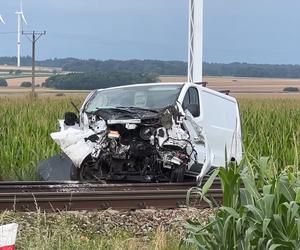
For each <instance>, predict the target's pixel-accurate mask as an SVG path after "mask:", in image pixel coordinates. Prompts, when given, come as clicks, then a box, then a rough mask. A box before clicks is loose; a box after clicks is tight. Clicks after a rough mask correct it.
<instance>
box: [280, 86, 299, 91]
mask: <svg viewBox="0 0 300 250" xmlns="http://www.w3.org/2000/svg"><path fill="white" fill-rule="evenodd" d="M283 91H284V92H299V88H297V87H286V88H284V89H283Z"/></svg>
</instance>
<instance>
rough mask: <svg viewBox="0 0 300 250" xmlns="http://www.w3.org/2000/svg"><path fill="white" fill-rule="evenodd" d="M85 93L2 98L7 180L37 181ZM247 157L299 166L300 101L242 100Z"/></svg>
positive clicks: (0, 126)
mask: <svg viewBox="0 0 300 250" xmlns="http://www.w3.org/2000/svg"><path fill="white" fill-rule="evenodd" d="M83 98H84V97H83V96H72V97H66V96H62V97H43V98H37V99H36V100H31V99H30V98H26V97H22V98H18V97H9V98H8V97H1V98H0V117H1V120H0V141H1V146H2V148H1V151H0V159H1V163H0V166H1V167H0V177H1V179H2V180H35V179H37V178H38V177H37V176H36V165H37V162H38V161H40V160H42V159H45V158H48V157H49V156H52V155H53V154H55V153H57V152H58V151H59V148H58V147H57V146H56V145H55V143H54V142H53V141H52V140H51V138H50V136H49V135H50V133H51V132H53V131H56V130H57V119H58V118H62V117H63V115H64V113H65V112H66V111H74V108H73V107H72V105H71V103H70V101H71V100H72V101H73V102H74V103H75V104H77V105H78V106H80V105H81V103H82V101H83ZM240 108H241V116H242V121H243V140H244V146H245V152H246V154H245V156H246V158H247V159H248V160H249V161H250V162H251V163H253V164H254V165H256V166H258V164H259V160H260V158H261V157H262V156H266V157H271V158H272V159H273V160H274V164H276V168H277V169H279V170H280V169H283V168H285V167H286V166H289V165H296V166H297V167H298V165H299V162H298V152H300V101H299V100H297V99H274V100H272V99H251V98H241V99H240Z"/></svg>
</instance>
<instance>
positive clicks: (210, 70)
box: [0, 56, 300, 78]
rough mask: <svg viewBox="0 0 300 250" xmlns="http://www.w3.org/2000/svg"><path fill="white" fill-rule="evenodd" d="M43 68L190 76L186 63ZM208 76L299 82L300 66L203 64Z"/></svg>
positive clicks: (63, 63)
mask: <svg viewBox="0 0 300 250" xmlns="http://www.w3.org/2000/svg"><path fill="white" fill-rule="evenodd" d="M1 64H7V65H15V64H16V58H15V57H0V65H1ZM22 64H23V65H24V66H30V65H31V57H29V56H27V57H22ZM37 65H38V66H42V67H60V68H62V69H63V70H64V71H71V72H94V71H96V72H101V73H110V72H117V71H119V72H131V73H147V74H148V73H154V74H158V75H187V63H186V62H182V61H159V60H127V61H120V60H106V61H101V60H95V59H89V60H82V59H76V58H64V59H57V58H54V59H48V60H43V61H38V62H37ZM203 74H204V75H205V76H233V77H271V78H272V77H274V78H300V65H272V64H248V63H238V62H235V63H229V64H224V63H204V65H203Z"/></svg>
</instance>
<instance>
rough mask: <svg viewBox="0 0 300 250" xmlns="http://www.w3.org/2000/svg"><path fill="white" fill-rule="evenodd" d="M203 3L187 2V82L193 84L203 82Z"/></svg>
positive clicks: (194, 0) (191, 0) (199, 0)
mask: <svg viewBox="0 0 300 250" xmlns="http://www.w3.org/2000/svg"><path fill="white" fill-rule="evenodd" d="M203 1H204V0H189V54H188V82H194V83H200V82H203V79H202V67H203Z"/></svg>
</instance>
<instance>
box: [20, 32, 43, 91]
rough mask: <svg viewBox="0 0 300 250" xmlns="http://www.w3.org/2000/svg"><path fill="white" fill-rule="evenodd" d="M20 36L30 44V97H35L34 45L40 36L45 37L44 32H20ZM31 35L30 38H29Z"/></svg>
mask: <svg viewBox="0 0 300 250" xmlns="http://www.w3.org/2000/svg"><path fill="white" fill-rule="evenodd" d="M22 35H25V36H26V37H27V38H28V39H29V40H30V41H31V42H32V82H31V90H32V96H33V97H35V96H36V94H35V44H36V42H37V41H38V40H39V39H40V38H41V36H43V35H46V31H43V32H37V31H32V32H24V31H22ZM29 35H32V38H31V37H30V36H29Z"/></svg>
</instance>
